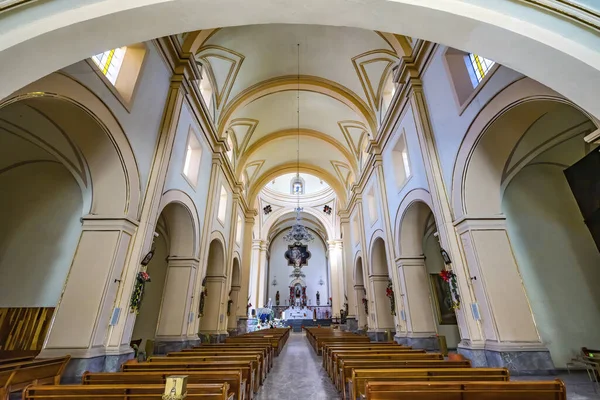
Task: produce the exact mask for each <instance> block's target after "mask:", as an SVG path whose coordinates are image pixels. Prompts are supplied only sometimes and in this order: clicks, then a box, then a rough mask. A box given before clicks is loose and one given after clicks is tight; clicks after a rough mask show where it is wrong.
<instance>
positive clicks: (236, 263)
mask: <svg viewBox="0 0 600 400" xmlns="http://www.w3.org/2000/svg"><path fill="white" fill-rule="evenodd" d="M240 260H241V257H240V255H239V253H238V252H235V254H234V256H233V261H232V262H231V286H241V285H242V267H241V262H240Z"/></svg>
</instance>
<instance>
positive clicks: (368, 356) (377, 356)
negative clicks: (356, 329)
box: [330, 353, 444, 382]
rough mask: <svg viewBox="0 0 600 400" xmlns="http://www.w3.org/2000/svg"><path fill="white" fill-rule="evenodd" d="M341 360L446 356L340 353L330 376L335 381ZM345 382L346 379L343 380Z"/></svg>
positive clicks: (437, 358) (438, 356)
mask: <svg viewBox="0 0 600 400" xmlns="http://www.w3.org/2000/svg"><path fill="white" fill-rule="evenodd" d="M341 360H364V361H369V362H370V361H375V360H394V361H410V360H413V361H414V360H434V361H443V360H444V356H443V355H442V354H440V353H416V354H413V353H409V354H403V353H377V354H368V353H363V354H351V355H344V354H340V355H339V356H338V357H337V360H336V363H335V364H334V365H333V369H332V371H331V375H330V377H331V378H332V380H333V381H334V382H335V381H336V380H337V379H338V374H339V372H340V365H341V364H340V361H341ZM342 382H344V380H342Z"/></svg>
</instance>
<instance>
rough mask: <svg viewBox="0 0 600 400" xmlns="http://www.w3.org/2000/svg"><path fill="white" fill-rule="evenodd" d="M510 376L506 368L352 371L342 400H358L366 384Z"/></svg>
mask: <svg viewBox="0 0 600 400" xmlns="http://www.w3.org/2000/svg"><path fill="white" fill-rule="evenodd" d="M509 378H510V374H509V372H508V370H507V369H506V368H433V369H429V368H422V369H413V368H404V369H401V368H386V369H357V368H355V369H353V370H352V377H351V378H349V380H348V381H346V385H344V392H343V395H344V399H346V400H348V399H353V400H355V399H357V398H360V394H361V393H366V390H365V387H366V384H367V382H385V381H395V382H407V381H419V382H425V381H453V382H474V381H498V382H507V381H508V380H509Z"/></svg>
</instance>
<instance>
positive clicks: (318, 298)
mask: <svg viewBox="0 0 600 400" xmlns="http://www.w3.org/2000/svg"><path fill="white" fill-rule="evenodd" d="M317 305H318V306H320V305H321V295H320V294H319V291H318V290H317Z"/></svg>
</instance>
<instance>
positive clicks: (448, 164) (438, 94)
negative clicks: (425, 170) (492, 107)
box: [423, 46, 523, 188]
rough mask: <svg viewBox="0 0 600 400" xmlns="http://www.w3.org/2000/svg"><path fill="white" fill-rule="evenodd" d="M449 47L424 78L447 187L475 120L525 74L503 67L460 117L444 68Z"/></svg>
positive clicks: (441, 49) (438, 55)
mask: <svg viewBox="0 0 600 400" xmlns="http://www.w3.org/2000/svg"><path fill="white" fill-rule="evenodd" d="M445 49H446V47H445V46H438V48H437V50H436V52H435V55H434V56H433V58H432V61H431V63H430V64H429V66H428V67H427V69H426V71H425V73H424V75H423V90H424V91H425V97H426V99H427V106H428V107H429V118H430V120H431V125H432V127H433V133H434V137H435V141H436V147H437V152H438V156H439V159H440V165H441V167H442V173H443V176H444V183H445V185H446V188H451V183H452V172H453V168H454V161H455V158H456V154H457V152H458V148H459V146H460V143H461V141H462V139H463V137H464V135H465V133H466V132H467V129H468V128H469V125H470V124H471V122H472V121H473V119H474V118H475V117H476V116H477V114H478V113H479V111H481V109H482V108H483V107H485V105H486V104H487V102H488V101H490V99H492V98H493V97H494V96H495V95H496V94H497V93H498V92H500V91H501V90H502V89H504V88H505V87H506V86H508V85H509V84H510V83H512V82H514V81H516V80H518V79H520V78H522V77H523V75H521V74H519V73H518V72H515V71H513V70H511V69H509V68H506V67H503V66H501V67H500V68H498V70H497V71H496V72H495V73H494V74H493V75H492V76H491V77H490V79H489V80H488V81H487V82H486V83H485V85H484V86H483V87H482V88H481V91H480V92H479V93H478V94H477V95H476V96H475V98H474V99H473V101H472V102H471V103H470V104H469V106H468V107H467V108H466V109H465V110H464V112H463V113H462V114H461V115H459V108H458V106H457V104H456V101H455V100H454V93H453V88H452V81H451V80H450V77H449V75H448V72H447V70H446V68H445V66H444V61H443V53H444V50H445Z"/></svg>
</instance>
